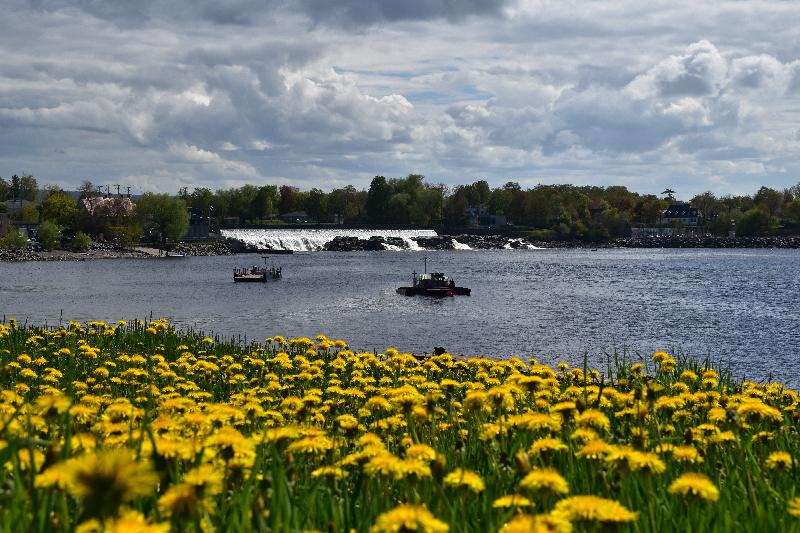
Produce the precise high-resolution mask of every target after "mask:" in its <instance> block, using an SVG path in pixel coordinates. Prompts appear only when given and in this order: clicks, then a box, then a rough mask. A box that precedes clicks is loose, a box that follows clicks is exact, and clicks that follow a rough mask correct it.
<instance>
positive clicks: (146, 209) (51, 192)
mask: <svg viewBox="0 0 800 533" xmlns="http://www.w3.org/2000/svg"><path fill="white" fill-rule="evenodd" d="M77 192H78V194H77V195H75V194H69V193H67V192H66V191H64V190H62V189H61V188H59V187H57V186H52V185H48V186H45V187H44V188H43V189H39V187H38V183H37V180H36V178H34V177H33V176H24V177H22V178H19V177H18V176H16V175H15V176H12V178H11V180H10V181H6V180H5V179H3V178H2V177H0V202H2V203H0V213H9V214H10V215H11V219H12V220H13V221H16V222H27V223H31V224H36V230H35V233H36V239H37V241H38V242H39V243H40V244H42V245H44V246H45V247H46V248H57V247H61V246H70V247H72V248H74V249H77V250H81V249H86V248H87V247H88V246H89V245H90V244H91V242H92V240H97V241H109V242H114V243H116V244H119V245H122V246H133V245H135V244H138V243H139V242H140V241H141V240H145V241H147V242H153V243H160V244H162V245H163V244H166V243H167V242H176V241H178V240H180V239H181V238H182V237H183V236H184V235H185V234H186V231H187V229H188V228H189V212H188V209H187V204H186V202H185V201H184V200H182V199H181V198H178V197H176V196H173V195H168V194H154V193H147V194H144V195H142V196H141V197H139V198H137V199H136V200H135V201H133V200H132V199H131V198H129V197H127V196H125V195H121V194H116V195H112V194H106V195H103V194H101V193H100V192H99V190H98V188H97V187H96V186H95V185H94V184H92V183H91V182H90V181H84V182H83V184H82V185H81V187H80V188H79V190H78V191H77ZM76 196H77V198H76ZM25 243H26V241H25V239H24V238H23V237H22V236H21V235H20V234H19V233H18V232H17V231H11V232H9V233H8V234H7V235H5V236H2V239H0V246H4V247H9V248H19V247H22V246H24V245H25Z"/></svg>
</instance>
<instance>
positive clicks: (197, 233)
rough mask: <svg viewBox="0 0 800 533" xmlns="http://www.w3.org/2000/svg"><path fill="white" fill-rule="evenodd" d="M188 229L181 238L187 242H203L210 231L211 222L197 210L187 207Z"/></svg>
mask: <svg viewBox="0 0 800 533" xmlns="http://www.w3.org/2000/svg"><path fill="white" fill-rule="evenodd" d="M188 209H189V229H188V230H187V231H186V235H185V236H184V237H183V238H184V240H187V241H196V240H205V239H208V234H209V232H210V231H211V224H210V223H211V221H210V219H209V218H208V217H207V216H203V213H202V212H201V211H200V210H199V209H195V208H194V207H189V208H188Z"/></svg>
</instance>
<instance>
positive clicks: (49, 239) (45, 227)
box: [36, 220, 63, 250]
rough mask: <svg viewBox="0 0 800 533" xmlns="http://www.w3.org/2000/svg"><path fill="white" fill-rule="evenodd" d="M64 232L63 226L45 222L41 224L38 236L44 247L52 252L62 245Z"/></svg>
mask: <svg viewBox="0 0 800 533" xmlns="http://www.w3.org/2000/svg"><path fill="white" fill-rule="evenodd" d="M62 232H63V228H62V227H61V226H59V225H58V224H55V223H54V222H51V221H49V220H45V221H44V222H42V223H41V224H39V227H38V228H37V233H36V236H37V240H38V241H39V243H40V244H41V245H42V246H44V247H45V248H47V249H48V250H52V249H53V248H55V247H56V246H58V245H59V244H60V243H61V234H62Z"/></svg>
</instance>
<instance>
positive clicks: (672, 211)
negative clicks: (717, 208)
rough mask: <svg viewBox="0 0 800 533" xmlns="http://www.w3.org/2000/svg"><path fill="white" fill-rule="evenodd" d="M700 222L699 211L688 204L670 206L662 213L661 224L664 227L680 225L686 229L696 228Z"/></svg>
mask: <svg viewBox="0 0 800 533" xmlns="http://www.w3.org/2000/svg"><path fill="white" fill-rule="evenodd" d="M699 220H700V211H698V210H697V208H696V207H691V206H690V205H689V204H672V205H671V206H669V207H668V208H667V210H666V211H664V215H663V216H662V217H661V224H662V225H664V226H674V225H680V226H683V227H686V228H696V227H697V225H698V223H699Z"/></svg>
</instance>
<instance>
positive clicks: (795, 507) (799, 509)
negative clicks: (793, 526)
mask: <svg viewBox="0 0 800 533" xmlns="http://www.w3.org/2000/svg"><path fill="white" fill-rule="evenodd" d="M786 510H787V511H788V513H789V514H790V515H792V516H796V517H797V518H800V497H797V498H792V499H791V500H789V503H788V504H787V506H786Z"/></svg>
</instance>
